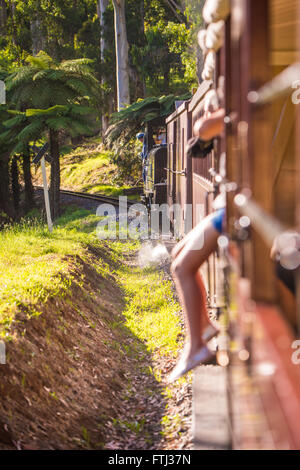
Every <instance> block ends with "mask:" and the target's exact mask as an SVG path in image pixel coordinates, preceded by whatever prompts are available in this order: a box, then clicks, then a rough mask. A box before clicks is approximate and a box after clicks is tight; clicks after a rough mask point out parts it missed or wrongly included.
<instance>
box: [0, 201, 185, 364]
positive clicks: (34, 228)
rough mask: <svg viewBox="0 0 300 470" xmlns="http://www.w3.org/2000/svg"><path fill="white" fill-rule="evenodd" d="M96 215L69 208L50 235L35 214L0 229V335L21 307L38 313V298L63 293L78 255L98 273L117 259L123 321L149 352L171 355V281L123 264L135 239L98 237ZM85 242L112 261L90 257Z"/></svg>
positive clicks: (175, 329)
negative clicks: (123, 298)
mask: <svg viewBox="0 0 300 470" xmlns="http://www.w3.org/2000/svg"><path fill="white" fill-rule="evenodd" d="M98 220H99V218H98V217H96V216H95V215H94V214H92V213H91V212H89V211H86V210H83V209H77V210H74V209H71V208H70V209H68V211H67V212H66V213H65V214H64V216H63V217H61V218H60V219H58V221H57V222H56V224H55V227H54V230H53V233H51V234H50V233H49V231H48V229H47V227H46V226H45V224H44V223H43V222H42V221H41V220H39V219H36V218H29V219H26V220H24V221H23V222H22V223H20V224H18V225H15V226H13V227H7V228H6V229H5V230H3V231H2V232H1V233H0V286H1V287H0V335H1V336H5V335H9V332H10V327H11V325H12V324H13V322H14V320H15V315H16V312H17V311H18V310H19V309H20V308H21V309H22V308H23V309H25V311H26V312H27V315H28V316H29V317H30V316H33V315H39V313H40V312H39V309H40V305H41V303H42V302H45V301H47V299H48V298H49V296H51V297H53V296H62V295H65V293H67V292H68V291H69V289H70V288H71V285H72V283H73V282H75V280H74V275H73V273H74V267H75V265H76V263H77V262H78V261H76V260H78V258H79V257H80V258H81V259H82V260H84V261H85V262H87V263H89V264H92V266H93V268H94V269H96V271H97V272H98V273H99V274H100V275H101V276H102V277H107V276H109V275H110V274H111V273H112V268H111V265H112V264H113V263H116V266H118V267H117V268H116V267H114V268H113V269H114V275H115V276H116V278H117V280H118V282H119V284H120V286H121V287H122V289H123V291H124V296H125V300H126V308H125V311H124V316H125V318H126V326H127V327H128V328H129V329H130V330H131V331H132V332H133V333H134V335H136V336H137V337H138V338H139V339H140V340H142V341H143V342H144V343H146V345H147V348H148V350H149V351H151V352H155V353H159V354H163V355H166V354H170V353H171V354H174V353H175V352H176V351H177V349H178V344H177V337H178V334H179V333H180V325H179V320H178V316H177V312H178V311H179V305H178V304H177V303H176V302H175V301H174V298H173V293H172V285H171V282H170V281H166V280H165V279H164V278H163V274H162V273H161V272H159V271H155V270H153V269H141V268H131V267H128V264H126V263H125V262H124V261H125V260H126V259H127V258H128V255H133V253H135V252H136V251H137V249H138V247H139V246H140V244H139V241H138V240H127V241H125V242H124V241H120V240H115V241H113V240H111V241H102V240H98V239H97V237H96V230H95V228H96V224H97V222H98ZM90 246H95V247H99V248H101V247H102V248H103V249H106V250H107V257H108V258H110V259H111V264H109V261H104V260H103V259H101V258H99V259H98V261H97V262H95V258H93V257H92V256H91V253H90V251H89V247H90ZM76 282H78V280H76Z"/></svg>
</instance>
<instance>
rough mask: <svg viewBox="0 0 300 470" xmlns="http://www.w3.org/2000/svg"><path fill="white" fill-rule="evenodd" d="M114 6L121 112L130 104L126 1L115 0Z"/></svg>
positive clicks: (118, 95) (118, 91)
mask: <svg viewBox="0 0 300 470" xmlns="http://www.w3.org/2000/svg"><path fill="white" fill-rule="evenodd" d="M113 5H114V12H115V42H116V63H117V97H118V111H119V110H120V109H121V108H123V107H124V106H126V105H127V104H129V103H130V95H129V67H128V42H127V30H126V17H125V0H113Z"/></svg>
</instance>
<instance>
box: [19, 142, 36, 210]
mask: <svg viewBox="0 0 300 470" xmlns="http://www.w3.org/2000/svg"><path fill="white" fill-rule="evenodd" d="M22 166H23V178H24V186H25V189H24V192H25V210H26V211H28V210H30V209H31V208H32V207H34V206H35V202H34V189H33V184H32V176H31V165H30V153H29V149H28V151H27V152H25V153H24V154H23V156H22Z"/></svg>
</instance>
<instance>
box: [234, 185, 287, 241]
mask: <svg viewBox="0 0 300 470" xmlns="http://www.w3.org/2000/svg"><path fill="white" fill-rule="evenodd" d="M234 203H235V205H236V207H237V208H238V210H239V212H240V213H241V214H242V215H244V216H246V217H248V218H249V222H250V224H251V225H252V226H253V228H254V229H255V230H256V231H257V233H258V234H259V235H260V236H261V237H262V239H263V240H264V241H265V243H266V244H267V246H268V247H269V248H272V246H273V243H274V240H275V238H276V237H278V236H279V235H281V234H282V233H283V232H285V231H286V227H284V226H283V225H282V224H281V223H280V222H279V221H278V220H277V219H275V217H273V216H272V215H270V214H268V212H266V211H265V210H264V209H263V208H262V207H260V205H259V204H257V202H255V201H254V200H253V199H251V198H249V197H247V196H246V195H245V194H243V193H240V194H238V195H237V196H235V198H234Z"/></svg>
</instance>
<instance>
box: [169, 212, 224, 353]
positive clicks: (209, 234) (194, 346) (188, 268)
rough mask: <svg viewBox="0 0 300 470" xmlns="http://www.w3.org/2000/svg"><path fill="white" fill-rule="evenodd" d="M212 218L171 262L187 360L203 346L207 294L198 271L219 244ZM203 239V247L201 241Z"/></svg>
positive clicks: (196, 229)
mask: <svg viewBox="0 0 300 470" xmlns="http://www.w3.org/2000/svg"><path fill="white" fill-rule="evenodd" d="M210 219H211V218H210V217H208V218H206V219H204V220H203V221H202V222H201V223H200V224H198V226H197V227H196V228H195V229H194V230H193V231H192V232H191V234H190V236H189V238H188V240H187V241H186V243H183V244H182V245H183V246H182V247H181V250H180V251H179V252H178V253H177V256H176V258H175V260H174V261H173V263H172V267H171V269H172V274H173V277H174V281H175V284H176V288H177V292H178V295H179V298H180V301H181V304H182V306H183V309H184V312H185V316H186V323H187V334H188V342H187V346H186V348H185V355H186V357H187V360H188V359H189V357H191V356H193V354H195V353H196V352H197V351H199V349H201V347H203V340H202V337H201V336H202V331H203V328H204V326H205V325H206V324H207V322H208V321H209V320H208V315H207V309H206V293H205V288H204V284H203V281H202V279H201V276H200V274H199V273H198V270H199V268H200V266H201V265H202V264H203V263H204V261H205V260H207V258H208V257H209V256H210V254H211V253H212V252H213V251H214V250H215V249H216V247H217V240H218V237H219V233H218V232H217V230H215V228H214V227H213V225H212V223H211V220H210ZM201 237H202V239H203V246H202V247H201V245H200V246H199V240H201Z"/></svg>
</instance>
